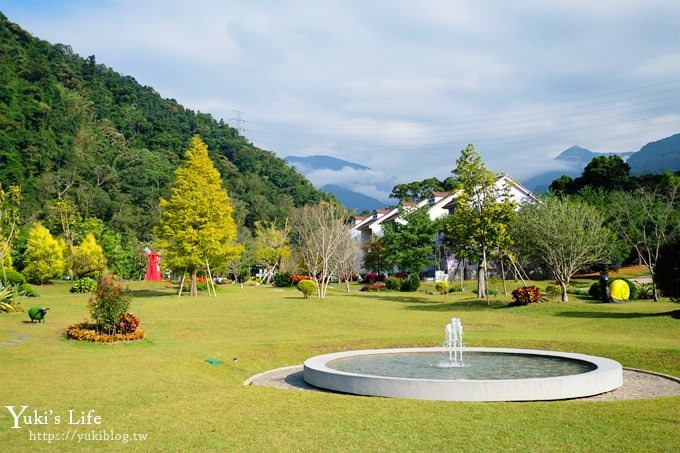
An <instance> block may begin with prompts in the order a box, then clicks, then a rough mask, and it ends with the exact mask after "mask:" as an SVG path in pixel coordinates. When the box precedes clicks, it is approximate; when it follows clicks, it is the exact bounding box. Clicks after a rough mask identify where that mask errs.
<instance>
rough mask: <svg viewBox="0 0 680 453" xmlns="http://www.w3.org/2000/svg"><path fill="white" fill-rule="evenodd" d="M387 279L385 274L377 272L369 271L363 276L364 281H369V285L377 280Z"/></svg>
mask: <svg viewBox="0 0 680 453" xmlns="http://www.w3.org/2000/svg"><path fill="white" fill-rule="evenodd" d="M385 280H386V277H385V275H383V274H376V273H375V272H369V273H368V274H366V275H364V278H363V281H364V283H368V284H369V285H372V284H373V283H376V282H384V281H385Z"/></svg>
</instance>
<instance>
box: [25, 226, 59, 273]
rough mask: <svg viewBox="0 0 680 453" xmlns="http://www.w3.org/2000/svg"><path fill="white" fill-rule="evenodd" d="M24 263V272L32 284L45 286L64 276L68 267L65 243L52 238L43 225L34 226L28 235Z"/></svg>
mask: <svg viewBox="0 0 680 453" xmlns="http://www.w3.org/2000/svg"><path fill="white" fill-rule="evenodd" d="M24 262H25V263H26V266H25V267H24V269H23V271H22V272H23V274H24V275H25V276H26V278H28V279H29V281H31V282H36V283H39V284H40V285H43V284H44V283H45V282H46V281H48V280H49V279H51V278H54V277H57V276H59V275H62V274H61V273H62V272H64V270H66V267H67V266H66V260H64V243H63V241H62V242H61V243H60V241H59V240H57V239H55V238H54V237H52V234H51V233H50V230H48V229H47V228H45V227H44V226H43V225H42V224H41V223H35V224H33V226H32V227H31V230H30V231H29V233H28V241H27V245H26V251H25V252H24Z"/></svg>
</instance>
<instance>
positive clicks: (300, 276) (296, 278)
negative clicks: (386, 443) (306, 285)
mask: <svg viewBox="0 0 680 453" xmlns="http://www.w3.org/2000/svg"><path fill="white" fill-rule="evenodd" d="M311 279H312V277H310V276H309V275H307V274H293V275H291V276H290V281H291V283H292V284H293V285H297V284H298V283H300V282H301V281H302V280H311Z"/></svg>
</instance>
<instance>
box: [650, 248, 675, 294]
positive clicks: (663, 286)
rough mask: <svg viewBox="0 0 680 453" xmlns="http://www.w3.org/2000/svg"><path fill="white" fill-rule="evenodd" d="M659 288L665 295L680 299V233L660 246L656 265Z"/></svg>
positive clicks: (655, 272)
mask: <svg viewBox="0 0 680 453" xmlns="http://www.w3.org/2000/svg"><path fill="white" fill-rule="evenodd" d="M654 274H655V279H656V285H657V287H658V289H660V290H661V291H663V294H664V296H666V297H670V298H671V299H672V300H674V301H676V302H679V301H680V235H675V236H674V237H673V238H671V239H670V240H668V241H666V242H665V243H664V244H662V245H661V247H660V248H659V257H658V259H657V260H656V265H655V266H654Z"/></svg>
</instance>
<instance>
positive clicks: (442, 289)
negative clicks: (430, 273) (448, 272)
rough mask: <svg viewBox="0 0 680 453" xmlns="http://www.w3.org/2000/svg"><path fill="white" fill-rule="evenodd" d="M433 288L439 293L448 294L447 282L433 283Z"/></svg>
mask: <svg viewBox="0 0 680 453" xmlns="http://www.w3.org/2000/svg"><path fill="white" fill-rule="evenodd" d="M434 289H436V290H437V292H439V294H448V292H449V282H437V283H436V284H435V285H434Z"/></svg>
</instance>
